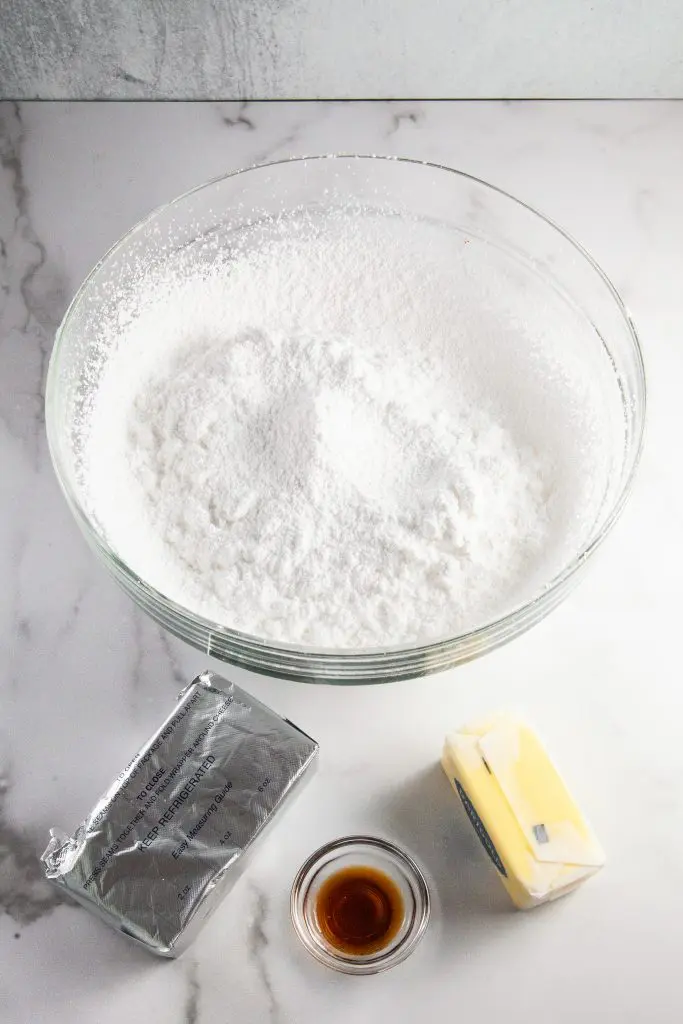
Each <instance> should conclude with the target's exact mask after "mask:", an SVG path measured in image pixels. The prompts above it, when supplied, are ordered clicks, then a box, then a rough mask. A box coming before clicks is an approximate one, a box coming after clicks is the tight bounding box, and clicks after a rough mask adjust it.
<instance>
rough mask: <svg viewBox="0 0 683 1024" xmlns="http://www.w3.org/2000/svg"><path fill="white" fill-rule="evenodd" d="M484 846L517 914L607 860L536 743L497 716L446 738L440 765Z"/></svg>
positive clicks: (553, 895)
mask: <svg viewBox="0 0 683 1024" xmlns="http://www.w3.org/2000/svg"><path fill="white" fill-rule="evenodd" d="M441 763H442V766H443V769H444V771H445V773H446V775H447V776H448V778H449V780H450V782H451V785H452V786H453V788H454V790H455V791H456V793H457V794H458V796H459V797H460V800H461V802H462V805H463V807H464V809H465V812H466V814H467V816H468V817H469V819H470V822H471V823H472V825H473V827H474V829H475V831H476V833H477V835H478V837H479V839H480V841H481V844H482V846H483V847H484V849H485V850H486V852H487V853H488V855H489V857H490V859H491V860H492V861H493V864H494V865H495V867H496V870H497V871H498V874H499V875H500V878H501V880H502V882H503V884H504V885H505V888H506V889H507V891H508V892H509V894H510V896H511V898H512V900H513V902H514V903H515V905H516V906H517V907H519V908H520V909H522V910H527V909H529V908H531V907H535V906H538V904H540V903H546V902H548V901H549V900H554V899H557V897H558V896H563V895H565V893H568V892H571V891H572V890H573V889H576V888H577V886H579V885H580V884H581V883H582V882H583V881H585V879H587V878H588V877H590V876H591V875H593V874H595V872H596V871H598V870H599V869H600V867H602V865H603V864H604V862H605V855H604V853H603V851H602V849H601V847H600V844H599V843H598V841H597V839H596V838H595V835H594V834H593V832H592V831H591V829H590V827H589V825H588V824H587V822H586V820H585V818H584V817H583V815H582V813H581V811H580V810H579V807H578V806H577V804H576V803H575V801H574V800H573V798H572V796H571V795H570V793H569V790H568V789H567V786H566V785H565V783H564V781H563V780H562V778H561V776H560V775H559V773H558V771H557V769H556V768H555V766H554V764H553V762H552V761H551V760H550V758H549V756H548V754H547V753H546V751H545V749H544V748H543V747H542V745H541V743H540V741H539V740H538V738H537V736H536V735H535V734H534V733H533V732H532V730H531V729H529V728H528V727H527V726H526V725H523V724H522V723H520V722H517V721H515V720H513V719H510V718H507V717H505V716H499V717H497V718H494V719H492V720H489V721H488V722H485V723H482V724H480V725H475V726H470V727H468V728H465V729H461V730H459V731H458V732H457V733H454V734H452V735H450V736H447V737H446V742H445V744H444V749H443V755H442V759H441Z"/></svg>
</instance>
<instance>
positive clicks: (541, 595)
mask: <svg viewBox="0 0 683 1024" xmlns="http://www.w3.org/2000/svg"><path fill="white" fill-rule="evenodd" d="M342 160H345V161H362V162H365V161H367V162H378V161H385V162H391V163H396V164H407V165H412V166H417V167H424V168H427V169H430V170H434V171H443V172H445V173H447V174H451V175H455V176H456V177H458V178H460V179H464V180H466V181H470V182H473V183H475V184H476V185H478V186H483V187H484V188H485V189H488V190H490V191H491V192H494V193H497V194H498V195H499V196H502V197H503V198H504V199H506V200H509V201H510V202H512V203H514V204H515V205H516V206H518V207H521V208H522V209H523V210H526V211H527V212H528V213H530V214H532V215H533V216H534V217H537V218H539V219H540V220H541V221H543V222H544V223H545V224H546V225H547V226H548V227H550V228H551V229H553V230H554V231H556V232H557V233H558V234H559V235H560V236H562V238H564V239H565V241H567V242H568V243H569V244H570V245H571V246H572V247H573V248H574V249H575V250H576V251H577V252H578V253H579V255H580V256H582V257H583V259H584V260H585V261H586V262H587V263H588V264H589V265H590V267H591V268H592V269H593V271H595V273H596V274H597V275H598V277H599V278H600V279H601V281H602V283H603V284H604V285H605V286H606V288H607V290H608V292H609V294H610V295H611V297H612V299H613V301H614V302H615V304H616V307H617V309H618V311H619V313H620V314H621V317H622V320H623V321H624V323H625V325H626V328H627V333H628V335H629V336H630V341H631V346H632V352H633V355H634V357H635V371H636V384H637V392H638V403H637V407H636V408H635V410H634V412H635V417H634V432H633V441H632V456H631V458H632V461H631V466H630V468H629V471H628V475H627V476H626V478H625V480H624V481H623V483H622V485H621V489H620V491H619V493H618V495H617V497H616V498H615V500H614V503H613V505H612V508H611V509H610V511H609V513H608V515H607V516H606V518H605V520H604V522H603V523H602V525H601V526H600V529H599V530H598V531H597V533H596V534H595V535H594V536H591V537H589V539H588V541H587V542H586V543H585V544H584V545H583V546H582V548H581V550H580V551H579V552H578V553H577V554H576V555H574V557H573V558H572V559H571V560H570V561H569V562H567V563H566V564H565V565H564V566H563V567H562V568H561V569H560V570H559V571H558V572H557V573H556V574H555V575H554V576H553V577H552V578H551V579H550V580H549V581H548V582H547V583H546V584H545V585H544V586H543V587H542V589H540V590H538V591H537V592H536V593H535V594H534V595H533V597H531V598H530V599H528V600H526V601H521V602H520V603H518V604H516V605H515V606H514V607H512V608H511V609H509V610H508V611H506V612H505V613H504V614H503V615H500V616H497V617H496V618H494V619H489V620H488V621H486V622H485V623H483V624H482V625H479V626H476V627H475V628H473V629H469V630H466V631H465V632H463V633H457V634H455V635H453V636H449V637H445V638H441V639H438V640H436V641H432V642H426V643H424V644H419V645H405V644H387V645H383V646H381V647H373V648H355V649H346V648H328V647H316V646H308V645H302V644H292V643H287V642H284V641H282V642H280V641H277V642H276V641H272V640H264V639H263V638H261V637H258V636H255V635H254V634H250V633H247V632H244V631H241V630H237V629H233V628H231V627H229V626H225V625H222V624H221V623H218V622H215V621H214V620H212V619H210V618H207V617H206V616H204V615H202V614H201V613H198V612H195V611H192V610H190V609H188V608H186V607H185V606H183V605H181V604H179V603H178V602H177V601H175V600H174V599H173V598H170V597H168V596H167V595H166V594H164V593H163V592H162V591H160V590H158V589H157V588H156V587H154V586H153V585H152V584H150V583H148V582H147V581H146V580H143V579H142V578H141V577H140V576H139V575H138V574H137V573H136V572H135V571H134V570H133V569H132V568H131V567H130V566H129V565H128V564H127V563H126V562H125V560H124V559H122V558H121V557H120V556H119V555H118V554H117V553H116V552H115V551H114V550H113V549H112V548H110V547H109V545H108V543H107V542H106V540H105V539H104V537H102V536H101V535H100V532H99V530H98V529H97V528H96V526H95V524H94V523H93V521H92V519H91V518H90V516H89V515H88V514H87V512H86V511H85V509H84V508H83V506H82V504H81V502H80V501H79V499H78V497H77V496H76V494H75V493H74V491H73V489H72V488H71V487H70V485H69V483H68V481H67V479H66V474H65V473H64V472H62V468H61V464H60V458H61V457H60V452H59V445H60V442H59V439H58V437H57V431H56V428H55V426H54V422H55V417H54V409H55V405H56V395H55V391H56V382H57V372H58V364H59V355H60V352H61V348H62V344H63V339H64V336H65V333H66V330H67V327H68V324H69V321H70V319H71V316H72V315H73V313H74V311H75V310H76V308H77V306H78V305H79V303H80V301H81V299H82V298H83V297H84V295H85V293H86V292H87V291H88V289H89V287H90V283H91V281H92V280H93V278H94V277H95V275H96V274H97V273H98V271H99V270H100V268H101V267H102V266H103V265H104V264H105V263H106V262H107V261H108V260H109V258H110V257H111V256H113V255H114V253H115V252H116V251H117V250H118V249H119V248H121V247H122V246H123V245H124V244H125V243H126V242H127V241H129V240H130V239H131V238H132V237H133V236H134V235H136V234H137V233H138V232H140V231H142V230H143V229H144V228H145V227H146V226H147V225H148V224H150V223H151V222H152V221H154V220H155V218H157V217H158V216H160V215H161V214H162V213H166V212H167V211H168V210H170V209H172V208H173V207H174V206H177V205H180V204H181V203H183V202H184V201H185V200H187V199H188V198H189V197H190V196H192V195H194V194H195V193H197V192H201V191H203V190H204V189H209V188H211V187H212V186H214V185H218V184H221V183H222V182H225V181H227V180H229V179H231V178H235V177H238V176H240V175H243V174H248V173H249V172H252V171H259V170H267V169H271V168H277V167H282V166H287V165H292V164H306V163H310V162H313V161H331V162H333V161H342ZM646 409H647V383H646V375H645V365H644V361H643V354H642V349H641V345H640V340H639V337H638V333H637V330H636V327H635V324H634V323H633V320H632V319H631V316H630V314H629V312H628V309H627V308H626V305H625V303H624V302H623V300H622V298H621V296H620V294H619V292H618V291H617V289H616V287H615V286H614V284H613V283H612V281H611V280H610V278H609V277H608V275H607V274H606V273H605V271H604V270H603V269H602V267H601V266H600V265H599V263H598V262H597V261H596V260H595V258H594V257H593V256H592V255H591V253H590V252H589V251H588V250H587V249H586V248H585V247H584V246H583V245H582V244H581V243H580V242H578V241H577V240H576V239H575V238H574V237H573V236H572V235H571V234H570V233H569V232H567V231H566V230H565V229H564V228H562V227H561V226H560V225H559V224H557V223H556V222H555V221H554V220H552V219H551V218H550V217H547V216H546V215H545V214H543V213H541V212H540V211H539V210H537V209H536V208H535V207H533V206H531V205H530V204H529V203H526V202H525V201H524V200H522V199H518V198H517V197H516V196H513V195H511V194H510V193H509V192H507V191H505V189H502V188H500V187H499V186H497V185H492V184H491V183H490V182H487V181H485V180H484V179H483V178H479V177H477V176H476V175H473V174H469V173H468V172H466V171H461V170H459V169H457V168H454V167H449V166H447V165H445V164H440V163H436V162H433V161H429V160H418V159H416V158H413V157H405V156H393V155H388V154H372V153H365V154H363V153H344V152H340V153H317V154H311V155H303V156H291V157H284V158H281V159H278V160H272V161H265V162H261V163H254V164H250V165H247V166H244V167H241V168H238V169H237V170H233V171H228V172H226V173H224V174H219V175H216V176H215V177H213V178H210V179H209V180H208V181H205V182H202V183H201V184H199V185H195V186H194V187H193V188H191V189H188V190H187V191H185V192H183V193H181V194H180V195H178V196H176V197H175V198H174V199H172V200H170V201H169V202H166V203H161V204H159V205H158V206H156V207H154V208H153V209H152V210H151V211H150V212H149V213H148V214H146V216H145V217H143V218H142V219H141V220H139V221H137V222H136V223H135V224H134V225H133V226H132V227H131V228H129V229H128V230H127V231H126V232H125V233H124V234H123V235H121V236H120V237H119V238H118V239H117V240H116V241H115V242H114V243H113V245H111V246H110V247H109V248H108V249H107V251H106V252H105V253H104V255H103V256H101V257H100V258H99V259H98V260H97V262H96V263H95V264H94V266H93V267H92V269H91V270H90V271H89V273H88V274H87V276H86V277H85V278H84V280H83V281H82V283H81V285H80V286H79V288H78V290H77V291H76V293H75V295H74V297H73V299H72V300H71V302H70V303H69V306H68V307H67V310H66V312H65V313H64V316H63V318H62V320H61V322H60V324H59V326H58V328H57V331H56V333H55V342H54V345H53V348H52V352H51V355H50V361H49V366H48V372H47V376H46V385H45V421H46V431H47V438H48V448H49V452H50V457H51V460H52V464H53V467H54V470H55V474H56V476H57V480H58V482H59V485H60V487H61V489H62V492H63V494H64V496H65V498H66V500H67V504H68V505H69V508H70V509H71V512H72V514H73V515H74V518H75V519H76V521H77V522H78V525H79V527H80V529H81V531H82V532H83V533H84V535H85V537H86V540H87V541H88V542H89V543H90V544H91V546H93V547H94V548H95V550H96V552H97V553H98V554H99V556H100V557H101V558H102V559H103V560H104V561H105V564H106V565H107V568H108V569H109V570H110V572H112V573H113V574H114V575H115V576H116V577H117V578H118V577H120V579H119V582H121V583H123V585H124V589H126V590H127V592H128V593H129V594H130V595H131V596H134V595H139V594H142V595H144V596H145V602H144V608H145V610H146V611H148V613H150V614H152V615H153V617H155V618H157V621H160V622H162V624H163V625H165V626H166V628H168V629H170V630H171V632H174V633H175V634H176V635H177V636H179V637H181V638H182V639H184V640H185V641H186V642H188V643H191V644H194V646H199V647H205V645H204V644H199V643H197V640H196V638H194V639H193V638H192V637H189V636H188V635H187V631H186V630H184V629H183V626H182V625H178V623H181V624H182V623H183V620H186V621H188V620H189V621H191V622H192V623H193V626H194V630H195V631H196V630H199V631H200V632H202V633H205V634H207V636H208V638H209V642H208V647H207V648H206V653H208V654H210V655H211V654H215V653H216V649H215V647H214V648H212V644H211V639H212V638H213V639H214V640H216V639H219V640H220V641H221V643H223V642H224V643H225V644H226V645H233V646H234V648H235V651H236V652H239V651H241V652H242V655H244V652H245V651H249V652H250V653H249V654H248V655H246V657H245V656H242V657H239V656H238V655H237V654H236V657H235V659H234V660H235V663H237V664H241V665H243V666H244V667H248V668H249V667H250V668H252V669H253V670H255V671H258V672H261V673H265V674H272V675H274V676H277V677H285V678H287V677H289V678H296V679H299V680H303V681H306V680H308V681H310V680H313V681H315V680H316V679H318V678H319V680H320V681H322V682H346V683H353V682H369V681H371V680H370V679H369V678H368V679H366V678H365V676H366V674H371V670H372V668H373V666H374V667H376V668H377V669H380V668H382V667H383V666H384V667H386V666H387V665H389V664H393V663H394V662H396V665H395V669H396V670H395V671H394V672H393V673H392V674H389V675H385V674H383V673H380V675H379V676H377V677H376V678H375V679H373V680H372V681H377V682H380V681H392V680H395V679H398V678H410V677H413V676H415V675H420V674H425V672H431V671H438V670H440V669H441V668H445V667H448V663H449V662H448V656H449V654H450V655H453V654H454V653H455V649H456V648H457V647H458V646H464V647H466V646H467V645H468V644H469V645H470V646H471V647H472V648H476V647H478V646H479V645H480V644H483V645H484V646H485V649H486V650H488V649H491V648H492V647H494V646H499V645H500V644H502V643H505V642H507V641H508V640H510V639H512V638H513V637H514V636H516V635H518V633H519V632H521V631H522V630H523V629H524V626H522V628H521V629H517V630H515V629H513V630H511V631H509V635H505V634H506V632H508V631H507V629H506V627H508V626H512V625H513V624H514V623H515V622H518V623H519V622H520V620H521V619H522V617H524V616H526V617H528V618H530V620H531V621H530V622H529V624H528V625H532V624H533V623H535V622H537V621H539V620H540V619H541V618H542V617H543V616H544V614H545V613H546V612H547V611H550V610H551V609H552V608H553V607H554V606H555V604H557V603H558V601H559V600H561V597H562V596H563V594H564V592H565V590H566V587H567V585H568V583H569V581H570V580H571V578H572V577H574V576H575V575H576V574H577V572H578V570H579V569H580V568H581V567H582V566H583V565H584V564H585V563H586V561H587V560H588V559H589V558H590V557H591V555H592V554H593V553H594V552H595V551H596V550H597V549H598V547H599V546H600V545H601V544H602V542H603V541H604V540H605V538H606V537H607V535H608V534H609V533H610V532H611V530H612V527H613V526H614V524H615V523H616V521H617V519H618V518H619V516H620V514H621V512H622V511H623V508H624V505H625V503H626V501H627V499H628V497H629V495H630V493H631V490H632V487H633V482H634V479H635V474H636V471H637V469H638V466H639V464H640V459H641V456H642V451H643V444H644V433H645V420H646ZM553 595H555V598H556V599H555V601H554V602H553V601H552V597H553ZM150 604H151V606H152V607H151V608H150V607H149V605H150ZM157 606H161V607H163V608H164V609H165V610H166V614H165V616H164V618H163V621H162V619H161V618H159V616H158V611H159V608H158V607H157ZM546 606H547V607H546ZM544 608H545V611H544V610H543V609H544ZM526 628H528V626H527V627H526ZM487 641H488V642H487ZM218 646H221V645H220V644H219V645H218ZM477 653H480V652H479V651H475V653H473V654H469V655H467V654H466V655H465V656H464V657H463V658H456V657H452V658H451V660H450V663H451V664H455V663H456V662H457V661H461V660H469V658H471V657H475V656H476V654H477ZM218 656H219V657H222V655H220V654H219V655H218ZM441 657H443V658H444V662H441V661H440V658H441ZM228 660H231V661H232V660H233V658H230V659H228ZM290 661H291V666H289V667H288V663H289V662H290ZM403 661H406V663H408V662H409V663H410V670H409V671H401V670H398V669H399V665H398V663H400V662H403ZM432 661H433V662H435V666H434V667H430V666H429V664H428V663H429V662H432ZM295 663H296V665H295ZM273 665H277V666H278V667H277V668H275V669H274V668H273V667H272V666H273ZM269 666H270V667H269ZM290 668H291V669H292V671H290V670H289V669H290ZM313 668H315V669H316V670H317V671H316V672H312V670H313ZM334 668H336V669H337V670H338V671H339V672H340V673H341V676H342V677H339V676H336V675H335V673H334V672H330V670H331V669H334ZM354 668H356V669H359V670H360V669H361V668H363V676H362V677H360V676H358V675H355V674H354ZM406 668H408V665H407V664H406ZM346 673H350V674H348V675H346Z"/></svg>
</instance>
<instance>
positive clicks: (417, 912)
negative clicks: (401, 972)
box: [290, 836, 430, 974]
mask: <svg viewBox="0 0 683 1024" xmlns="http://www.w3.org/2000/svg"><path fill="white" fill-rule="evenodd" d="M350 867H370V868H375V869H377V870H379V871H382V872H383V873H384V874H386V875H388V876H389V878H390V879H391V881H392V882H394V884H395V885H396V886H397V887H398V889H399V891H400V893H401V896H402V897H403V920H402V922H401V926H400V928H399V929H398V931H397V932H396V934H395V936H394V937H393V938H392V939H390V941H389V943H388V944H387V945H386V946H384V947H383V948H382V949H379V950H376V951H375V952H373V953H366V954H352V953H343V952H341V951H340V950H338V949H336V948H335V947H334V946H332V945H331V944H330V943H329V942H328V941H327V939H326V937H325V936H324V934H323V932H322V930H321V928H320V925H319V923H318V918H317V914H316V902H317V896H318V893H319V892H320V888H321V886H322V885H323V884H324V883H325V882H326V881H327V879H328V878H330V877H331V876H332V875H335V874H337V872H339V871H342V870H344V869H345V868H350ZM290 909H291V913H292V923H293V924H294V928H295V930H296V933H297V935H298V936H299V938H300V939H301V941H302V943H303V944H304V946H305V947H306V949H307V950H308V952H309V953H311V954H312V956H314V957H315V958H316V960H319V961H320V963H321V964H324V965H325V966H326V967H332V968H333V969H334V970H335V971H341V972H342V973H343V974H379V972H380V971H386V970H388V969H389V968H390V967H395V966H396V964H400V963H401V961H402V960H405V959H406V957H407V956H409V955H410V954H411V953H412V951H413V950H414V949H415V946H416V945H417V944H418V942H419V941H420V939H421V938H422V936H423V935H424V932H425V929H426V927H427V923H428V921H429V911H430V898H429V889H428V888H427V883H426V881H425V878H424V875H423V874H422V872H421V871H420V868H419V867H418V866H417V864H416V863H415V861H414V860H412V858H411V857H409V856H408V854H407V853H404V852H403V850H400V849H399V848H398V846H394V844H393V843H389V842H387V841H386V840H385V839H378V838H375V837H374V836H346V837H344V838H343V839H335V840H333V842H331V843H326V844H325V846H321V847H320V849H319V850H316V851H315V853H314V854H312V855H311V856H310V857H309V858H308V860H307V861H306V863H305V864H303V866H302V867H301V869H300V871H299V873H298V874H297V876H296V878H295V879H294V884H293V885H292V895H291V902H290Z"/></svg>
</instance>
